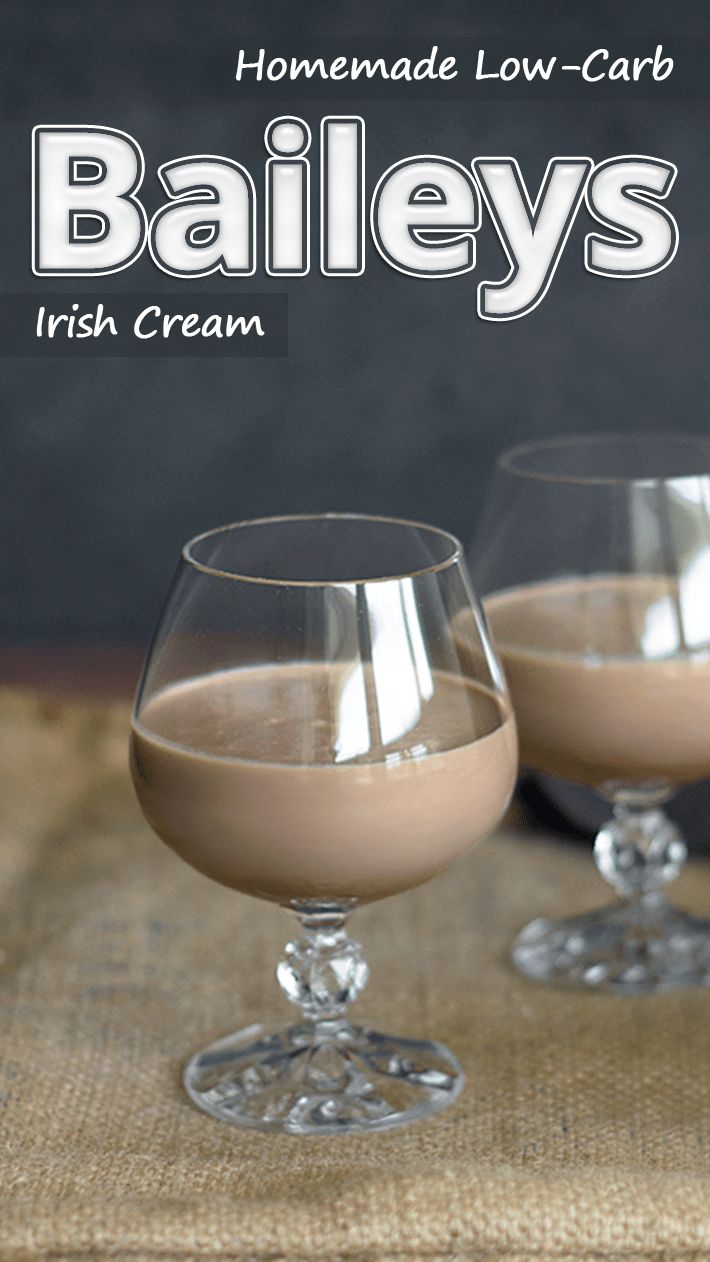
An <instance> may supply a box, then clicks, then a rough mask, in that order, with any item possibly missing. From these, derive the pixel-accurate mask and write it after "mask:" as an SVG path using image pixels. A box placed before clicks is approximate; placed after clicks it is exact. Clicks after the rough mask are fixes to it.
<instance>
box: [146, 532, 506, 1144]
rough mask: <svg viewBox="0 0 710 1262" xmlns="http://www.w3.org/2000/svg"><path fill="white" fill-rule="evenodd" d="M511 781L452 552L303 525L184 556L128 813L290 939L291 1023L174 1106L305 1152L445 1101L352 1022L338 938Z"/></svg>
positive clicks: (350, 957) (409, 1053) (451, 1082)
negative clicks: (293, 927) (270, 907)
mask: <svg viewBox="0 0 710 1262" xmlns="http://www.w3.org/2000/svg"><path fill="white" fill-rule="evenodd" d="M464 615H466V627H467V631H466V634H465V635H464V637H463V641H462V639H461V637H460V636H459V637H456V636H455V634H454V628H455V626H456V624H457V620H459V619H461V618H462V617H463V616H464ZM516 767H517V747H516V739H515V728H514V724H513V720H512V718H511V715H510V709H509V704H508V699H507V696H506V693H505V689H504V686H503V682H502V678H501V674H500V670H499V667H498V664H497V662H496V660H495V657H494V656H493V653H492V650H491V649H490V646H489V644H488V642H487V632H486V629H485V626H484V624H483V621H482V618H481V616H480V613H479V610H478V608H477V606H476V604H475V601H474V598H473V596H472V593H471V589H470V586H469V582H468V577H467V573H466V568H465V564H464V562H463V559H462V555H461V547H460V545H459V544H458V542H457V541H456V540H455V539H454V538H453V537H452V536H451V535H448V534H446V533H444V532H443V531H441V530H436V529H433V528H431V527H428V526H420V525H415V524H412V523H409V522H403V521H393V520H388V519H383V518H375V517H358V516H352V515H341V516H332V515H325V516H314V517H285V518H273V519H267V520H262V521H253V522H244V523H241V524H238V525H235V526H228V527H224V528H222V529H218V530H214V531H210V532H209V533H208V534H206V535H203V536H201V537H200V538H198V539H194V540H193V541H192V542H191V543H189V544H188V545H187V546H186V547H185V549H184V551H183V562H182V565H181V567H180V570H179V572H178V575H177V578H176V581H175V584H174V587H173V590H172V592H171V594H170V597H169V599H168V603H167V606H166V609H165V612H164V615H163V619H162V622H161V624H160V627H159V628H158V632H157V635H156V638H155V640H154V643H153V646H152V648H151V651H150V654H149V658H148V663H147V666H146V671H145V675H144V678H143V682H142V684H141V687H140V690H139V694H138V699H137V702H136V710H135V715H134V722H133V744H132V771H133V777H134V783H135V786H136V791H137V794H138V798H139V801H140V803H141V806H142V808H143V811H144V813H145V815H146V817H147V819H148V821H149V823H150V824H151V825H152V827H153V829H154V830H155V832H156V833H158V835H159V836H160V837H162V838H163V840H164V841H166V842H167V843H168V845H170V846H172V847H173V849H174V850H176V851H177V853H178V854H179V855H180V856H181V857H182V858H183V859H185V860H186V861H187V862H188V863H191V864H192V865H193V866H194V867H196V868H197V869H198V870H199V871H200V872H204V873H205V874H206V875H207V876H210V877H212V878H213V879H214V880H216V881H220V882H221V883H222V884H224V885H228V886H231V887H232V888H233V889H236V890H241V891H243V892H244V893H247V894H251V895H253V896H255V897H256V898H262V899H266V900H269V901H271V902H274V903H280V904H281V905H282V906H283V907H286V908H290V909H291V910H292V911H293V912H295V914H296V916H297V917H298V919H299V921H300V932H299V933H298V936H297V937H296V938H295V939H294V940H293V941H292V942H290V943H289V945H288V946H287V947H286V951H285V954H284V958H283V959H282V960H281V963H280V964H279V966H278V969H277V975H278V979H279V982H280V983H281V987H282V989H283V991H284V993H285V994H286V996H287V997H288V998H289V999H290V1000H292V1002H293V1003H294V1004H296V1005H297V1006H298V1007H299V1008H300V1010H301V1014H300V1018H299V1020H298V1021H297V1022H295V1023H294V1024H293V1025H288V1026H280V1027H264V1026H257V1025H252V1026H249V1027H248V1028H247V1029H245V1030H242V1031H240V1032H239V1033H238V1034H235V1035H229V1036H227V1038H225V1039H222V1040H221V1041H220V1042H219V1043H216V1044H214V1045H213V1046H212V1047H208V1048H207V1049H206V1050H205V1051H203V1052H200V1053H198V1055H197V1056H195V1057H193V1059H192V1060H191V1061H190V1063H189V1065H188V1066H187V1069H186V1073H185V1086H186V1088H187V1091H188V1092H189V1094H190V1096H191V1097H192V1099H193V1100H194V1101H195V1103H197V1104H198V1105H199V1106H200V1107H201V1108H203V1109H205V1110H206V1111H207V1112H209V1113H211V1114H213V1115H214V1116H215V1117H217V1118H220V1119H222V1120H224V1121H228V1122H232V1123H237V1124H240V1125H243V1126H252V1127H257V1128H259V1129H262V1130H276V1131H287V1132H290V1133H293V1134H313V1133H316V1134H324V1133H326V1134H327V1133H329V1132H344V1131H370V1130H382V1129H385V1128H388V1127H391V1126H394V1125H396V1124H398V1123H400V1122H407V1121H411V1120H414V1119H416V1118H420V1117H426V1116H427V1115H429V1114H431V1113H435V1112H437V1111H438V1110H439V1109H441V1108H443V1106H444V1105H445V1104H446V1103H447V1102H448V1101H450V1100H452V1099H454V1098H455V1096H456V1094H457V1093H458V1091H459V1089H460V1086H461V1082H462V1077H461V1072H460V1069H459V1066H458V1064H457V1062H456V1060H455V1058H454V1057H453V1056H452V1054H451V1053H450V1052H449V1051H448V1049H447V1048H445V1047H444V1046H443V1045H442V1044H440V1043H435V1042H429V1041H425V1040H417V1039H411V1038H399V1037H396V1036H395V1035H389V1034H378V1033H376V1032H374V1031H372V1030H370V1029H368V1028H363V1027H361V1026H358V1025H354V1024H352V1023H351V1022H350V1020H349V1014H348V1004H349V1002H350V1000H352V999H354V998H355V997H356V996H357V995H358V994H359V992H360V991H361V990H362V988H363V986H364V985H365V982H366V981H367V965H366V964H365V961H364V958H363V955H362V952H361V949H360V947H359V946H358V944H357V943H356V942H353V940H352V939H351V938H350V937H348V935H347V932H346V928H345V924H346V917H347V915H348V913H349V912H350V911H352V909H353V908H354V907H356V906H357V905H358V904H360V903H366V902H369V901H371V900H373V899H379V898H384V897H385V896H386V895H389V894H397V893H399V892H400V891H401V890H404V889H407V888H409V887H410V886H413V885H418V884H420V883H421V882H422V881H427V880H429V879H430V877H432V876H434V875H435V874H436V873H437V872H440V871H441V870H442V869H443V868H445V867H447V866H448V865H449V864H450V863H452V862H453V860H454V859H456V858H457V857H458V856H459V855H460V854H462V853H463V851H464V850H466V849H468V847H469V846H470V845H472V843H473V842H475V841H476V840H477V839H478V838H479V837H482V836H484V835H485V834H486V833H487V832H489V831H490V830H491V829H492V828H493V827H494V825H495V824H496V822H497V820H498V819H499V817H500V815H501V814H502V812H503V810H504V809H505V807H506V805H507V802H508V800H509V798H510V794H511V791H512V788H513V784H514V779H515V773H516ZM445 914H446V910H445V908H442V916H443V915H445ZM394 945H395V944H393V949H394ZM412 966H413V967H415V968H416V961H413V962H412ZM195 984H196V985H197V984H199V979H198V978H195Z"/></svg>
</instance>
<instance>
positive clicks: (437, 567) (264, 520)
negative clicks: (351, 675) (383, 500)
mask: <svg viewBox="0 0 710 1262" xmlns="http://www.w3.org/2000/svg"><path fill="white" fill-rule="evenodd" d="M314 521H321V522H325V521H354V522H369V523H371V524H377V523H379V524H380V525H385V526H406V527H408V528H409V529H412V530H421V531H424V532H426V533H427V534H431V535H436V536H437V537H438V538H439V539H444V540H446V542H447V543H448V544H449V545H450V547H451V552H450V555H448V556H446V557H444V558H443V560H441V561H434V562H432V564H431V565H425V566H421V567H419V568H418V569H416V570H406V571H405V572H404V573H397V574H378V575H377V576H376V577H374V578H356V577H354V578H344V579H289V578H266V577H265V576H263V575H259V574H243V573H241V572H238V571H237V570H223V569H220V568H219V567H217V566H212V565H206V564H205V563H204V562H203V561H199V560H198V559H197V557H195V556H194V555H193V552H192V549H193V548H194V547H195V546H196V545H197V544H199V543H202V541H203V540H205V539H211V538H214V537H216V536H217V535H226V534H228V533H229V532H230V531H236V530H243V529H245V528H248V527H253V526H275V525H279V524H282V523H286V522H290V523H296V522H314ZM180 555H181V557H182V559H183V561H184V562H185V563H186V564H187V565H190V566H192V568H193V569H195V570H198V571H199V572H200V573H202V574H207V575H209V576H210V577H212V578H224V579H231V580H232V581H233V582H237V583H257V584H260V585H262V586H264V587H306V588H318V587H320V588H325V587H364V586H367V585H369V584H371V583H396V582H402V581H403V580H404V579H407V578H419V577H421V576H422V575H425V574H437V573H439V572H440V571H442V570H447V569H449V568H450V567H451V566H452V565H456V564H457V562H460V561H461V560H463V557H464V549H463V545H462V543H461V541H460V540H459V539H458V538H457V537H456V535H454V534H452V533H451V531H449V530H444V529H443V527H441V526H432V525H430V524H429V523H428V522H421V521H411V520H410V519H408V518H406V517H387V516H385V515H381V514H377V513H347V512H346V513H282V514H277V515H275V516H267V517H249V518H245V519H244V520H243V521H233V522H228V523H226V524H225V525H222V526H213V527H212V528H211V529H210V530H203V531H202V532H201V533H200V534H199V535H193V537H192V538H191V539H188V541H187V543H185V544H183V547H182V549H181V553H180Z"/></svg>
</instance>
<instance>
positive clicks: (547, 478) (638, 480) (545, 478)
mask: <svg viewBox="0 0 710 1262" xmlns="http://www.w3.org/2000/svg"><path fill="white" fill-rule="evenodd" d="M642 441H645V442H667V443H669V444H670V443H678V444H687V445H688V446H689V447H690V446H693V447H698V448H699V449H703V450H704V451H705V452H706V453H707V464H706V465H705V466H704V467H698V468H697V469H695V470H693V471H690V470H689V471H688V472H687V473H678V474H666V475H664V474H658V475H656V476H648V475H640V476H638V477H634V476H633V475H631V474H627V475H624V474H592V473H555V472H552V471H549V472H546V471H545V470H544V469H543V468H532V469H530V468H525V466H524V465H519V464H517V463H516V462H517V460H518V459H519V458H520V457H522V456H524V455H528V454H531V453H535V452H539V453H540V454H541V455H542V454H544V452H545V451H550V452H551V451H559V450H560V449H565V448H574V447H583V446H584V445H588V446H590V447H591V446H596V445H597V444H599V445H601V444H604V443H614V442H628V443H633V442H642ZM496 467H497V468H498V469H502V470H503V471H504V472H505V473H510V474H513V475H515V477H518V478H525V479H528V480H530V481H533V482H556V483H566V484H568V485H571V486H630V485H636V486H639V485H647V486H649V485H653V484H654V483H663V482H678V481H681V480H682V479H683V478H702V477H708V476H710V438H706V437H705V436H704V435H702V434H689V433H676V434H672V433H667V432H664V431H663V430H608V431H604V430H593V431H590V432H587V433H584V434H559V435H557V436H556V437H551V438H541V439H533V440H532V441H530V442H525V443H517V444H516V445H515V446H513V447H508V448H507V449H506V450H505V451H502V452H500V453H499V454H498V456H497V457H496Z"/></svg>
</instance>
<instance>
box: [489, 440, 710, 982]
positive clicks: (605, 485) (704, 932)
mask: <svg viewBox="0 0 710 1262" xmlns="http://www.w3.org/2000/svg"><path fill="white" fill-rule="evenodd" d="M473 555H474V564H475V569H474V578H475V580H476V583H477V587H478V590H479V591H480V592H481V595H482V596H483V598H484V607H485V609H486V611H487V614H488V619H489V623H490V626H491V629H492V633H493V636H494V639H495V642H496V644H497V647H498V650H499V652H500V654H501V659H502V663H503V668H504V670H505V673H506V678H507V681H508V685H509V687H510V691H511V697H512V701H513V706H514V709H515V714H516V719H517V724H518V731H519V734H520V743H521V758H522V761H523V763H524V764H525V765H527V766H528V767H529V768H532V769H534V770H536V771H539V772H544V773H547V774H549V775H551V776H557V777H561V778H562V779H566V780H570V781H574V782H579V783H581V784H584V785H588V786H592V787H593V788H595V789H596V790H597V791H598V792H599V793H600V794H601V795H602V796H603V797H604V798H606V800H607V801H608V802H609V805H610V818H609V821H608V822H607V823H606V824H605V825H604V826H603V828H601V830H600V831H599V833H598V835H597V838H596V842H595V846H594V854H595V858H596V864H597V868H598V869H599V872H600V873H601V875H602V876H603V877H604V879H605V880H606V881H608V882H609V883H610V884H611V885H612V886H613V888H614V889H615V890H616V892H617V894H618V895H619V896H620V899H619V901H618V902H617V903H615V904H613V905H611V906H609V907H604V908H602V909H600V910H599V911H596V912H593V913H591V914H588V915H581V916H572V917H570V918H568V919H562V920H550V919H546V918H538V919H536V920H534V921H533V922H532V924H530V925H528V926H527V928H526V929H524V930H523V931H522V933H521V934H520V936H519V937H518V939H517V941H516V943H515V947H514V951H513V955H514V959H515V962H516V964H517V965H518V967H519V968H520V969H521V970H522V971H523V972H524V973H526V974H528V975H529V976H531V977H534V978H537V979H539V980H543V981H555V982H566V983H571V984H574V985H581V986H586V987H591V988H593V989H597V990H615V991H620V992H622V993H642V992H648V991H655V990H663V989H666V988H668V987H671V986H694V985H708V984H709V983H710V925H709V924H708V922H707V921H706V920H704V919H701V918H698V917H694V916H691V915H688V914H686V913H685V912H683V911H681V910H679V909H678V908H676V907H674V906H672V905H671V904H670V903H669V902H668V901H667V899H666V897H665V893H664V891H665V887H666V886H667V884H668V883H669V882H670V881H672V880H673V879H674V878H675V877H676V876H677V874H678V872H679V871H680V868H681V866H682V864H683V862H684V860H685V857H686V847H685V844H684V841H683V838H682V837H681V835H680V833H679V831H678V828H677V827H676V826H675V824H674V823H673V822H672V821H671V820H670V819H669V818H668V816H667V815H666V813H665V811H664V809H663V807H664V803H665V802H667V801H668V800H669V799H670V797H671V796H672V794H673V793H674V792H675V790H676V789H677V788H678V786H680V785H683V784H687V783H689V782H690V781H694V780H698V779H700V778H702V777H705V776H710V442H709V441H708V440H706V439H704V438H702V437H700V436H694V435H688V436H683V435H677V434H643V433H641V434H593V435H585V436H578V437H571V438H560V439H552V440H549V441H547V442H540V443H529V444H525V445H523V446H520V447H516V448H514V449H513V450H511V451H508V452H506V453H504V454H503V455H502V456H501V457H500V458H499V460H498V465H497V469H496V473H495V477H494V480H493V483H492V485H491V489H490V493H489V496H488V501H487V507H486V509H485V511H484V514H483V517H482V520H481V524H480V528H479V531H478V535H477V540H476V543H475V546H474V553H473Z"/></svg>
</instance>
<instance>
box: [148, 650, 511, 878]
mask: <svg viewBox="0 0 710 1262" xmlns="http://www.w3.org/2000/svg"><path fill="white" fill-rule="evenodd" d="M433 682H434V693H433V696H432V697H431V698H430V699H429V700H428V701H425V702H424V703H423V705H422V708H421V713H420V714H415V715H413V716H410V717H409V718H407V715H406V714H403V715H401V716H400V718H401V721H400V722H399V723H397V722H395V723H394V728H393V720H396V719H397V706H396V704H395V713H394V715H393V713H392V707H391V706H390V707H389V713H387V706H386V705H384V706H383V704H382V702H383V701H385V700H386V698H387V695H388V694H387V693H386V692H385V693H383V694H382V695H381V697H380V704H379V705H378V694H377V691H376V690H375V689H374V688H373V686H372V683H373V681H372V675H371V674H368V675H365V672H363V671H362V670H359V669H357V668H356V669H355V670H353V669H352V668H350V669H348V668H347V667H344V666H333V667H326V666H321V665H318V664H314V663H306V664H303V663H291V664H286V665H278V666H265V667H258V668H250V669H238V670H226V671H219V672H217V673H215V674H212V675H206V676H202V677H200V678H196V679H192V680H188V681H186V682H183V683H179V684H176V685H172V686H170V687H168V688H166V689H164V690H163V691H161V692H159V693H157V694H156V695H155V696H154V697H152V698H151V699H150V701H149V702H148V703H147V705H146V706H145V707H144V708H143V710H142V713H141V715H140V721H139V722H135V723H134V727H133V738H132V757H131V767H132V773H133V779H134V783H135V787H136V791H137V793H138V797H139V799H140V802H141V806H142V808H143V811H144V814H145V815H146V818H147V819H148V822H149V823H150V824H151V826H152V828H153V829H154V830H155V832H156V833H158V835H159V836H160V837H162V839H163V840H164V841H166V842H167V843H168V845H170V846H172V847H173V849H174V850H176V851H177V853H178V854H179V855H180V856H181V857H182V858H184V859H186V860H187V862H188V863H191V864H192V865H193V866H194V867H196V868H198V869H199V871H201V872H204V873H205V874H206V875H207V876H210V877H212V878H214V879H215V880H217V881H221V882H222V883H223V884H225V885H229V886H232V887H233V888H235V889H240V890H244V891H246V892H247V893H250V894H255V895H259V896H261V897H262V898H270V899H275V900H277V901H279V902H290V901H292V900H296V899H299V898H300V899H303V898H333V899H336V898H337V899H341V898H348V899H350V898H356V899H374V898H382V897H384V896H385V895H387V894H393V893H396V892H397V891H398V890H402V889H405V888H406V887H407V886H411V885H417V884H419V883H420V882H422V881H426V880H428V878H429V877H431V876H433V875H434V873H436V872H437V871H439V870H440V869H442V868H445V867H446V866H447V865H448V864H449V863H451V862H452V860H453V859H455V858H457V856H458V855H460V854H461V853H462V852H463V851H464V850H466V849H467V848H468V847H469V846H470V845H472V843H474V842H475V841H477V840H478V839H479V838H480V837H482V836H484V835H485V834H486V833H488V832H489V831H490V830H491V829H492V828H493V827H494V826H495V824H496V822H497V821H498V819H499V818H500V816H501V814H502V813H503V811H504V810H505V807H506V805H507V803H508V800H509V798H510V795H511V792H512V789H513V786H514V781H515V774H516V767H517V744H516V736H515V726H514V722H513V720H512V718H511V717H510V715H509V714H508V713H507V712H506V711H505V710H504V709H503V708H502V703H501V702H499V700H498V698H497V697H496V696H495V695H494V694H493V693H491V692H489V691H487V690H485V689H483V688H482V687H478V686H476V685H474V684H473V683H470V682H466V681H464V680H462V679H459V678H457V677H454V676H452V675H445V674H435V675H434V680H433ZM390 700H393V701H395V702H396V700H397V693H396V691H391V692H390ZM399 704H400V707H401V706H402V705H403V704H404V701H403V699H402V698H400V702H399ZM363 707H364V708H363ZM363 717H364V719H365V722H364V723H363ZM384 727H388V728H389V738H388V739H387V740H386V743H384V744H383V742H382V729H383V728H384ZM398 727H399V728H400V730H399V732H398V731H397V728H398ZM378 730H379V732H380V736H379V740H376V742H375V744H374V746H373V747H372V748H368V745H370V744H371V740H372V733H373V732H375V733H376V734H377V732H378ZM368 733H369V735H368ZM432 751H435V752H432ZM335 760H337V761H335Z"/></svg>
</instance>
